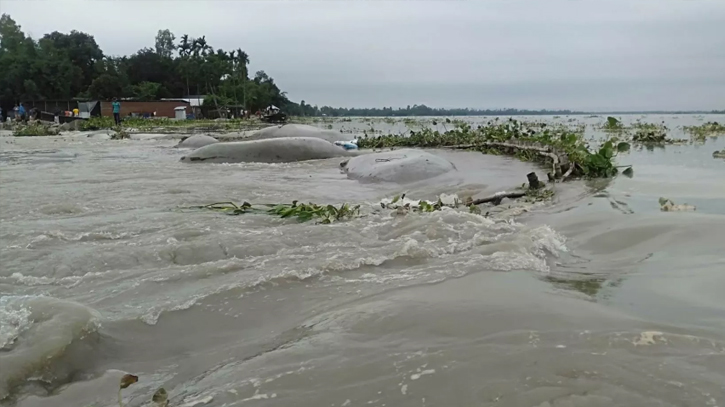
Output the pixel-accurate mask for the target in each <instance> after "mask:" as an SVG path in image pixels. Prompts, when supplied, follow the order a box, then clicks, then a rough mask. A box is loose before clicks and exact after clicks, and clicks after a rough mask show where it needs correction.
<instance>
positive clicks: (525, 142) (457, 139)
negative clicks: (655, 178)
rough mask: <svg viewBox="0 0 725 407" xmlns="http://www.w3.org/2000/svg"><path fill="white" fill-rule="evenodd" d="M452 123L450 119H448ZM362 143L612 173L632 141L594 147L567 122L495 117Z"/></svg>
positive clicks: (560, 171)
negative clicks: (449, 150)
mask: <svg viewBox="0 0 725 407" xmlns="http://www.w3.org/2000/svg"><path fill="white" fill-rule="evenodd" d="M446 122H447V123H450V120H449V119H446ZM358 146H359V147H360V148H392V147H423V148H426V147H427V148H440V147H448V148H459V149H469V150H476V151H481V152H483V153H485V154H502V155H510V156H514V157H516V158H518V159H521V160H523V161H538V162H542V163H547V164H550V165H552V173H551V176H552V177H553V178H564V179H566V178H567V177H569V176H575V177H592V178H596V177H611V176H614V175H616V174H617V172H618V171H617V168H616V166H615V165H614V162H613V159H614V157H616V155H617V153H619V152H624V151H626V150H628V149H629V144H628V143H626V142H619V143H617V144H614V142H613V141H611V140H610V141H608V142H606V143H604V145H602V146H601V147H600V148H599V149H595V150H590V147H589V144H588V143H587V141H586V140H585V139H584V137H583V134H582V133H581V132H579V131H576V130H572V129H570V128H569V127H567V126H565V125H557V126H549V125H547V124H546V123H526V122H521V121H519V120H515V119H508V120H499V119H494V120H491V121H489V122H488V123H486V124H485V125H482V126H477V127H476V128H474V127H472V126H471V125H470V124H469V123H465V122H459V123H456V125H455V127H454V128H453V129H451V130H447V131H444V132H440V131H438V130H432V129H429V128H426V129H423V130H420V131H410V133H409V134H408V135H401V134H388V135H381V136H377V137H369V136H366V137H363V138H361V139H359V140H358Z"/></svg>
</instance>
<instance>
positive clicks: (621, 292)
mask: <svg viewBox="0 0 725 407" xmlns="http://www.w3.org/2000/svg"><path fill="white" fill-rule="evenodd" d="M532 119H535V120H547V121H550V122H552V123H553V122H561V123H569V122H568V121H569V120H576V122H578V123H583V124H587V125H588V127H587V134H588V135H590V133H591V136H592V137H596V136H597V135H596V131H595V130H593V129H594V128H595V126H596V125H597V124H598V123H601V122H602V121H603V120H604V118H602V117H583V116H582V117H578V116H572V117H561V118H552V117H536V118H532ZM623 119H624V121H625V122H631V121H633V120H636V119H643V120H645V121H648V122H653V123H660V122H662V121H665V123H666V124H667V126H668V127H669V128H670V130H671V137H675V138H676V137H678V136H681V137H686V136H685V135H684V133H682V131H681V129H680V128H681V126H684V125H698V124H702V123H704V122H705V121H718V122H720V123H723V122H725V117H723V116H722V115H720V116H716V115H706V116H688V115H680V116H677V115H675V116H673V115H666V116H648V117H644V118H643V117H641V116H626V117H624V118H623ZM466 120H469V121H473V122H479V123H482V122H486V121H487V120H490V118H466ZM318 125H319V126H320V127H327V126H331V127H333V128H334V129H338V130H339V129H342V130H344V131H346V132H347V133H349V134H347V133H344V134H347V135H345V136H344V137H343V139H345V137H351V136H352V135H353V134H359V133H360V132H362V131H366V132H367V131H371V132H372V131H373V130H383V131H386V132H387V131H393V132H398V131H401V129H402V128H403V126H408V125H410V123H408V124H404V123H400V122H398V123H385V122H375V123H372V124H371V123H370V122H365V121H363V120H361V119H355V120H353V121H351V122H339V123H334V124H329V125H328V124H326V123H319V124H318ZM371 126H374V127H375V129H373V130H370V127H371ZM177 142H178V139H177V140H172V139H170V138H168V137H167V136H164V137H162V138H157V137H154V136H145V137H136V138H135V139H132V140H123V141H113V140H102V139H95V138H89V137H85V136H79V135H68V136H61V137H35V138H14V137H11V136H9V135H7V134H6V135H5V136H2V137H0V210H1V213H0V222H1V224H0V400H2V401H0V404H1V405H7V406H21V407H30V406H32V407H36V406H38V407H46V406H47V407H51V406H52V407H86V406H114V405H118V381H119V379H120V377H121V376H122V375H123V374H124V372H130V373H133V374H136V375H138V377H139V382H138V383H137V384H135V385H133V386H131V387H129V388H128V389H125V390H123V394H122V397H123V402H124V405H126V406H134V407H136V406H143V405H147V404H148V403H149V402H150V400H151V395H152V394H153V393H154V391H156V389H158V388H159V387H164V388H165V389H166V390H167V392H168V394H169V399H170V406H188V407H191V406H220V407H221V406H230V407H231V406H310V407H322V406H335V407H343V406H351V407H352V406H379V407H382V406H389V407H394V406H395V407H397V406H441V407H450V406H512V407H519V406H531V407H534V406H538V407H545V406H546V407H550V406H637V407H646V406H673V407H674V406H677V407H682V406H711V407H716V406H719V407H725V160H723V159H715V158H713V157H712V153H713V151H715V150H721V149H723V148H725V137H720V138H710V139H708V140H707V141H706V142H705V143H699V144H686V145H668V146H665V147H662V148H660V147H652V148H644V147H641V148H640V147H634V148H633V149H632V150H631V151H630V152H628V153H623V154H621V155H620V156H618V157H617V162H618V164H622V165H624V164H632V165H633V166H634V176H633V177H632V178H627V177H624V176H619V177H617V178H615V179H614V180H609V181H572V182H568V183H565V184H560V185H557V186H556V188H557V195H556V198H555V199H554V201H553V202H551V203H548V204H543V205H535V206H532V207H530V208H529V210H528V211H527V212H523V213H521V211H511V212H510V213H508V214H507V213H506V212H504V213H497V214H495V216H489V217H483V216H479V215H476V214H471V213H468V212H467V211H465V210H452V209H451V210H444V211H439V212H434V213H426V214H409V215H407V216H395V215H394V214H392V213H390V212H387V211H377V210H374V207H375V206H376V205H377V203H378V202H379V201H380V199H382V198H386V197H391V196H393V195H395V194H398V193H402V192H407V193H408V196H409V197H411V198H416V199H422V198H427V199H433V198H435V197H436V196H437V195H438V194H441V193H446V194H452V193H458V194H459V195H466V194H467V195H472V196H475V197H483V196H487V195H490V194H493V193H495V192H497V191H500V190H505V189H507V188H508V189H510V188H512V187H515V186H518V185H521V184H522V183H523V182H524V181H525V179H526V173H527V172H530V171H532V170H534V171H537V172H538V173H539V175H540V177H541V178H543V179H546V177H545V172H546V170H545V169H543V168H540V167H537V166H536V165H534V164H531V163H522V162H519V161H517V160H515V159H510V158H506V157H500V156H486V155H482V154H479V153H472V152H454V151H434V153H436V154H441V155H444V156H445V157H446V158H449V159H450V160H451V161H453V162H454V163H455V164H456V166H457V168H458V171H457V172H456V173H455V175H450V176H446V177H442V178H440V179H437V180H436V181H435V182H420V183H417V184H413V185H406V186H403V187H401V186H399V185H394V184H361V183H359V182H357V181H354V180H349V179H347V178H346V176H345V175H344V174H342V173H341V172H340V170H339V163H340V161H341V159H339V158H338V159H330V160H318V161H310V162H302V163H292V164H198V165H189V164H184V163H181V162H179V159H180V157H181V156H183V155H184V154H187V153H188V151H183V150H178V149H174V148H172V146H173V145H175V144H176V143H177ZM660 197H666V198H669V199H671V200H673V201H674V202H675V203H678V204H679V203H688V204H691V205H695V206H696V207H697V210H696V211H694V212H661V211H660V210H659V204H658V199H659V198H660ZM292 200H300V201H312V202H317V203H338V204H339V203H342V202H350V203H355V204H362V206H363V213H364V214H365V215H366V216H363V217H360V218H356V219H354V220H350V221H345V222H339V223H334V224H332V225H314V224H312V223H305V224H300V223H298V222H296V221H294V220H282V219H278V218H275V217H272V216H265V215H243V216H227V215H224V214H220V213H216V212H202V211H192V210H183V209H180V208H184V207H188V206H191V205H202V204H208V203H213V202H220V201H235V202H243V201H249V202H253V203H279V202H291V201H292Z"/></svg>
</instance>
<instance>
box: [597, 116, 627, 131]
mask: <svg viewBox="0 0 725 407" xmlns="http://www.w3.org/2000/svg"><path fill="white" fill-rule="evenodd" d="M601 129H602V130H604V131H610V132H619V131H624V124H622V121H621V120H619V119H617V118H616V117H612V116H608V117H607V121H606V122H604V124H602V125H601Z"/></svg>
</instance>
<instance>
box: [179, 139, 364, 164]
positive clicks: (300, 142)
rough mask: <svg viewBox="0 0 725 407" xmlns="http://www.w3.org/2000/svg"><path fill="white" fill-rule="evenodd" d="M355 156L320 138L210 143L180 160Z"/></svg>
mask: <svg viewBox="0 0 725 407" xmlns="http://www.w3.org/2000/svg"><path fill="white" fill-rule="evenodd" d="M354 155H356V153H355V152H350V151H346V150H344V149H343V148H341V147H338V146H336V145H334V144H332V143H330V142H327V141H325V140H322V139H319V138H311V137H294V138H292V137H291V138H277V139H268V140H252V141H238V142H232V143H215V144H210V145H208V146H204V147H202V148H200V149H198V150H194V151H193V152H192V153H191V154H189V155H187V156H185V157H182V158H181V161H182V162H210V163H243V162H262V163H285V162H294V161H307V160H320V159H326V158H333V157H349V156H354Z"/></svg>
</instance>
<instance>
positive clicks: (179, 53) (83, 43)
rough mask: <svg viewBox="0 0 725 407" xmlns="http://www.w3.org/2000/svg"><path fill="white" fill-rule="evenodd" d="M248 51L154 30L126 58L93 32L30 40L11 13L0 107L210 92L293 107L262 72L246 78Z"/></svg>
mask: <svg viewBox="0 0 725 407" xmlns="http://www.w3.org/2000/svg"><path fill="white" fill-rule="evenodd" d="M248 64H249V56H248V55H247V54H246V53H245V52H244V51H242V50H241V49H236V50H231V51H225V50H222V49H216V50H215V49H214V48H212V47H211V46H210V45H209V44H208V43H207V42H206V39H205V38H204V37H200V38H191V37H189V36H188V35H183V36H182V37H181V38H180V39H179V40H177V39H176V37H175V36H174V34H172V33H171V32H170V31H169V30H159V32H158V35H157V36H156V43H155V46H154V48H144V49H141V50H139V51H138V52H137V53H135V54H133V55H130V56H120V57H118V56H109V55H105V54H104V53H103V51H102V50H101V48H100V47H99V46H98V44H97V43H96V41H95V39H94V38H93V36H92V35H89V34H86V33H82V32H79V31H75V30H74V31H71V32H70V33H69V34H65V33H60V32H57V31H56V32H53V33H50V34H46V35H44V36H43V37H42V38H40V39H38V40H35V39H33V38H31V37H29V36H27V35H25V33H23V31H22V30H21V27H20V26H19V25H18V24H17V23H16V22H15V21H14V20H13V19H12V18H10V16H9V15H7V14H3V15H2V17H0V72H1V73H2V75H0V105H2V106H3V107H5V108H6V109H8V108H10V107H12V106H13V105H14V104H15V103H18V102H30V101H40V100H70V99H73V98H87V99H101V100H108V99H110V98H113V97H119V98H136V99H138V100H155V99H158V98H175V97H176V98H178V97H182V96H183V95H190V94H197V95H216V97H217V98H216V99H213V101H216V102H219V101H221V102H222V103H220V104H225V105H245V106H246V107H247V108H249V109H251V110H257V109H261V108H264V107H266V106H268V105H269V104H275V105H277V106H279V107H280V108H283V109H285V108H287V109H288V110H294V111H296V110H297V109H298V108H299V105H297V104H295V103H292V102H290V101H289V100H288V99H287V97H286V95H285V93H284V92H282V91H281V90H280V89H279V88H278V87H277V85H276V84H275V82H274V79H272V78H271V77H269V76H268V75H267V74H266V73H265V72H264V71H259V72H257V73H256V74H255V75H254V77H252V78H249V74H248V72H247V65H248Z"/></svg>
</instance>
